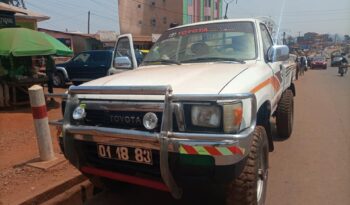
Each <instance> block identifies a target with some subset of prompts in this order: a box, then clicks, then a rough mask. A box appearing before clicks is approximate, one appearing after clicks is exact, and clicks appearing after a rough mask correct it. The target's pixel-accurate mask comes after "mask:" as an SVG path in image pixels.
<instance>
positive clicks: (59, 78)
mask: <svg viewBox="0 0 350 205" xmlns="http://www.w3.org/2000/svg"><path fill="white" fill-rule="evenodd" d="M52 80H53V86H55V87H59V88H61V87H64V86H65V84H66V83H65V79H64V76H63V74H62V73H61V72H55V73H54V74H53V76H52Z"/></svg>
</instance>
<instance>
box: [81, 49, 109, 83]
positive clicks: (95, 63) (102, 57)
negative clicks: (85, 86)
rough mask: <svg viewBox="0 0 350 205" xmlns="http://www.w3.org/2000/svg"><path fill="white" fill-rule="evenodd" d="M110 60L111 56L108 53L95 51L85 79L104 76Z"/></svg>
mask: <svg viewBox="0 0 350 205" xmlns="http://www.w3.org/2000/svg"><path fill="white" fill-rule="evenodd" d="M111 58H112V54H111V52H109V51H95V52H94V53H93V55H92V56H91V59H90V63H89V66H88V72H89V73H88V76H87V78H91V79H96V78H101V77H104V76H106V75H107V70H108V69H109V68H110V62H111Z"/></svg>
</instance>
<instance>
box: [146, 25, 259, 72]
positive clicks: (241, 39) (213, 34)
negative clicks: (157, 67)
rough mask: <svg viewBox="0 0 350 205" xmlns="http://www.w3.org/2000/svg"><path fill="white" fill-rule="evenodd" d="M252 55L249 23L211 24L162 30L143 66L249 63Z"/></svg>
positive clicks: (252, 28)
mask: <svg viewBox="0 0 350 205" xmlns="http://www.w3.org/2000/svg"><path fill="white" fill-rule="evenodd" d="M256 56H257V52H256V39H255V29H254V25H253V23H250V22H237V23H236V22H230V23H215V24H205V25H196V26H188V27H181V28H174V29H171V30H168V31H166V32H165V33H163V34H162V36H161V37H160V38H159V39H158V41H157V42H156V43H155V44H154V46H153V47H152V49H151V50H150V52H149V53H148V54H147V56H146V57H145V60H144V64H145V65H147V64H148V65H152V64H154V62H155V61H159V60H176V61H179V62H183V63H186V62H204V61H208V62H211V61H213V59H217V60H220V59H221V60H222V59H228V60H230V59H242V60H252V59H255V58H256ZM196 59H200V60H196ZM147 61H149V62H147ZM152 61H153V62H152ZM214 61H215V60H214Z"/></svg>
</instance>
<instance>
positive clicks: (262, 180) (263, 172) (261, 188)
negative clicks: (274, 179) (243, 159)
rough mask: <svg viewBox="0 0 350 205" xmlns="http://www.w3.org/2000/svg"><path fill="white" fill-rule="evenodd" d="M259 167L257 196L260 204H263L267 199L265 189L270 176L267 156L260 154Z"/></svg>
mask: <svg viewBox="0 0 350 205" xmlns="http://www.w3.org/2000/svg"><path fill="white" fill-rule="evenodd" d="M259 158H260V159H259V167H258V177H257V186H256V198H257V202H258V204H263V203H264V201H265V199H264V198H265V191H266V190H265V189H266V182H267V176H268V170H267V166H266V156H265V155H264V154H260V156H259Z"/></svg>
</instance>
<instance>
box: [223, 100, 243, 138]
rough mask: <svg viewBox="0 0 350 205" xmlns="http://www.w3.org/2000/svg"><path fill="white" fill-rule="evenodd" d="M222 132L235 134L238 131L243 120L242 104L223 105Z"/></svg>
mask: <svg viewBox="0 0 350 205" xmlns="http://www.w3.org/2000/svg"><path fill="white" fill-rule="evenodd" d="M223 110H224V119H223V120H224V122H223V125H224V132H225V133H235V132H238V131H239V128H240V126H241V123H242V119H243V106H242V102H236V103H232V104H224V105H223Z"/></svg>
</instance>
